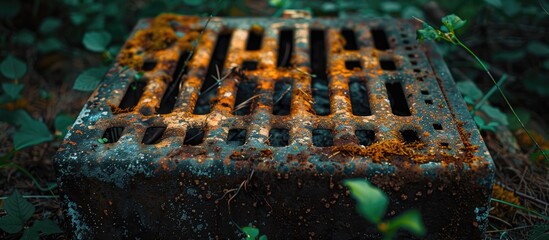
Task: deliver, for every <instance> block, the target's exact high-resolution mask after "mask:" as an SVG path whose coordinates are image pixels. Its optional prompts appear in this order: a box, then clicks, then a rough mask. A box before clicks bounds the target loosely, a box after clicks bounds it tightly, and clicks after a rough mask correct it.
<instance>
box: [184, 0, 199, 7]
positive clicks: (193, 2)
mask: <svg viewBox="0 0 549 240" xmlns="http://www.w3.org/2000/svg"><path fill="white" fill-rule="evenodd" d="M183 2H184V3H185V4H187V5H190V6H198V5H200V4H202V2H203V0H183Z"/></svg>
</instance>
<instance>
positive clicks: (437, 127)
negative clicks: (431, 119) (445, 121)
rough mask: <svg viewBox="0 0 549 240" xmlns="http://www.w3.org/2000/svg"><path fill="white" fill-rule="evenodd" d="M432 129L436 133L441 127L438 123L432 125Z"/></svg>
mask: <svg viewBox="0 0 549 240" xmlns="http://www.w3.org/2000/svg"><path fill="white" fill-rule="evenodd" d="M433 128H434V129H435V130H437V131H440V130H442V125H441V124H440V123H433Z"/></svg>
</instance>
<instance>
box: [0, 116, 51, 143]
mask: <svg viewBox="0 0 549 240" xmlns="http://www.w3.org/2000/svg"><path fill="white" fill-rule="evenodd" d="M0 113H1V115H0V121H4V122H7V123H9V124H11V125H14V126H17V130H16V131H15V132H14V133H13V135H12V137H13V143H14V145H15V149H16V150H21V149H23V148H26V147H29V146H33V145H36V144H40V143H43V142H47V141H51V140H52V139H53V136H52V135H51V133H50V131H49V130H48V127H47V126H46V124H44V123H43V122H41V121H38V120H35V119H33V118H32V117H31V116H30V115H29V114H28V113H27V112H26V111H25V110H17V111H13V112H8V111H2V112H0Z"/></svg>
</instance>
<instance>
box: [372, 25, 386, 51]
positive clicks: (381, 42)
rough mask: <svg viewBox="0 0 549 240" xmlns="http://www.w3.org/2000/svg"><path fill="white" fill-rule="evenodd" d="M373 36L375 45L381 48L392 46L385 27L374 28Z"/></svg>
mask: <svg viewBox="0 0 549 240" xmlns="http://www.w3.org/2000/svg"><path fill="white" fill-rule="evenodd" d="M371 33H372V38H373V39H374V46H375V47H376V48H377V49H379V50H387V49H389V48H390V45H389V40H388V39H387V34H385V30H383V29H372V31H371Z"/></svg>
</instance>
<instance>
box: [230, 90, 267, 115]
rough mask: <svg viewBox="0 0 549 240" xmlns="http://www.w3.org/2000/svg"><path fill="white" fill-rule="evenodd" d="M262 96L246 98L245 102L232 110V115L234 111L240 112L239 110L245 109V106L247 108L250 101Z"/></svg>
mask: <svg viewBox="0 0 549 240" xmlns="http://www.w3.org/2000/svg"><path fill="white" fill-rule="evenodd" d="M263 94H264V93H260V94H256V95H254V96H252V97H251V98H248V100H246V101H244V102H242V103H240V104H238V105H237V106H236V107H235V108H234V110H233V113H235V112H236V111H238V110H240V109H243V108H245V107H246V106H248V105H249V104H250V103H251V102H252V100H254V99H255V98H258V97H259V96H261V95H263Z"/></svg>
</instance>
